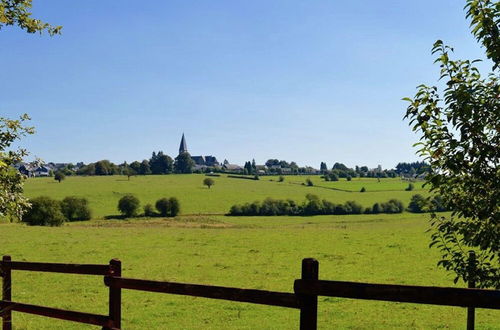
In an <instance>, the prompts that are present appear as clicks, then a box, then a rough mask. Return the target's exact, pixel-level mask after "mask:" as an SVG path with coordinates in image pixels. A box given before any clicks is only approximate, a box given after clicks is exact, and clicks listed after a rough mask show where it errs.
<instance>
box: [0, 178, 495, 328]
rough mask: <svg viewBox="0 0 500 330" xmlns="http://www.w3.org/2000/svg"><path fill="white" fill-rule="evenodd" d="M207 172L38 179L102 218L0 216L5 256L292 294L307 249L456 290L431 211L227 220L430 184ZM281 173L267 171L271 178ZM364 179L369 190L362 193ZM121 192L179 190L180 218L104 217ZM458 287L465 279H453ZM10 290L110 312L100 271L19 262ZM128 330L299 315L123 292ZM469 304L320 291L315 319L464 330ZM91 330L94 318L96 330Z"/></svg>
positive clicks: (354, 277) (345, 276)
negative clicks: (248, 205) (307, 199)
mask: <svg viewBox="0 0 500 330" xmlns="http://www.w3.org/2000/svg"><path fill="white" fill-rule="evenodd" d="M203 178H204V176H202V175H171V176H146V177H133V178H131V180H130V181H128V180H127V179H126V178H123V177H70V178H67V180H65V181H63V182H62V183H60V184H59V183H57V182H55V181H53V179H49V178H48V179H30V180H29V181H28V182H27V184H26V193H27V194H28V195H29V196H39V195H49V196H52V197H55V198H63V197H65V196H67V195H77V196H84V197H87V198H88V199H89V201H90V205H91V207H92V208H93V210H94V214H95V219H93V220H91V221H87V222H74V223H67V224H65V225H64V226H62V227H55V228H50V227H29V226H25V225H23V224H7V223H4V224H0V253H1V254H10V255H11V256H12V257H13V259H14V260H29V261H46V262H68V263H107V262H108V261H109V260H110V259H111V258H119V259H121V260H122V263H123V276H125V277H134V278H145V279H153V280H168V281H178V282H188V283H201V284H213V285H222V286H234V287H243V288H254V289H264V290H276V291H284V292H292V291H293V281H294V279H296V278H298V277H300V265H301V260H302V258H306V257H314V258H316V259H317V260H318V261H319V262H320V278H322V279H331V280H347V281H364V282H372V283H392V284H415V285H439V286H453V282H452V276H451V274H448V273H446V272H445V271H443V270H441V269H438V268H437V267H436V262H437V260H438V258H439V253H438V251H436V250H434V249H433V250H431V249H429V248H428V244H429V238H428V233H426V230H427V228H428V215H426V214H411V213H403V214H395V215H387V214H378V215H347V216H314V217H226V216H223V215H221V214H223V213H225V212H227V210H228V209H229V207H230V206H231V205H232V204H234V203H242V202H247V201H248V202H251V201H254V200H261V199H264V198H266V197H273V198H292V199H295V200H298V201H301V200H303V199H304V196H305V194H307V193H314V194H317V195H319V196H321V197H322V198H325V199H328V200H331V201H338V202H342V201H346V200H355V201H358V202H360V203H361V204H363V205H364V206H368V205H371V204H372V203H374V202H379V201H385V200H387V199H389V198H398V199H401V200H402V201H404V202H405V203H407V202H408V200H409V199H410V197H411V195H412V194H414V193H417V192H418V193H422V194H425V193H426V192H425V191H424V190H423V188H422V187H421V183H415V191H412V192H406V191H404V188H405V187H406V186H407V185H408V183H407V182H402V181H400V180H398V179H382V180H381V181H380V182H378V181H377V180H376V179H353V180H352V181H350V182H347V181H345V180H344V181H338V182H323V181H321V180H320V178H319V177H311V179H312V180H313V181H314V183H315V186H313V187H307V186H303V185H302V182H304V181H305V179H306V178H307V177H286V179H285V182H282V183H280V182H278V181H277V180H278V178H277V177H263V178H261V180H259V181H252V180H241V179H230V178H226V177H219V178H217V177H216V178H214V179H215V181H216V184H215V186H213V187H212V188H211V189H208V188H206V187H203V186H202V180H203ZM271 180H273V181H271ZM361 186H364V187H365V188H366V189H367V192H365V193H360V192H359V190H358V187H359V189H360V187H361ZM125 193H134V194H136V195H137V196H138V197H139V198H140V199H141V201H142V202H143V203H146V202H148V203H153V202H154V201H155V200H156V199H158V198H159V197H163V196H167V197H168V196H176V197H178V198H179V199H180V201H181V204H182V215H181V216H180V217H177V218H174V219H162V218H153V219H145V218H137V219H132V220H104V219H103V218H104V217H105V216H107V215H113V214H116V213H117V211H116V203H117V201H118V199H119V198H120V196H122V195H123V194H125ZM458 285H460V286H463V284H461V283H459V284H458ZM13 299H14V300H16V301H21V302H27V303H33V304H42V305H47V306H51V307H59V308H65V309H74V310H79V311H87V312H92V313H106V312H107V305H106V304H107V288H106V287H105V286H104V284H103V280H102V277H89V276H80V275H67V274H47V273H32V272H22V271H15V272H14V273H13ZM122 313H123V322H122V327H123V329H228V328H231V329H297V328H298V321H299V311H298V310H293V309H287V308H280V307H270V306H260V305H252V304H246V303H234V302H224V301H217V300H210V299H204V298H194V297H182V296H175V295H165V294H157V293H143V292H137V291H126V290H125V291H124V293H123V305H122ZM499 320H500V312H498V311H489V310H478V311H477V316H476V324H477V328H478V329H498V328H499V326H498V324H499ZM465 321H466V310H465V309H463V308H453V307H440V306H429V305H418V304H402V303H388V302H375V301H362V300H352V299H341V298H329V297H320V298H319V324H318V325H319V328H320V329H437V328H446V329H463V328H465ZM14 326H15V329H86V328H87V327H85V326H82V325H79V324H73V323H70V322H65V321H56V320H51V319H47V318H42V317H38V316H31V315H27V314H20V313H14ZM88 328H89V329H91V328H92V327H88Z"/></svg>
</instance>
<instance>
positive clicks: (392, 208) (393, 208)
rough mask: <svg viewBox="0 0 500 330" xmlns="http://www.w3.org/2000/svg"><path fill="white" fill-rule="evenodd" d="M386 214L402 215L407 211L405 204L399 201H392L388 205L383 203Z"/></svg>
mask: <svg viewBox="0 0 500 330" xmlns="http://www.w3.org/2000/svg"><path fill="white" fill-rule="evenodd" d="M382 209H383V210H384V213H402V212H403V211H404V209H405V207H404V205H403V203H402V202H401V201H400V200H397V199H391V200H389V201H388V202H386V203H382Z"/></svg>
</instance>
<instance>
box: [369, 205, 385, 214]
mask: <svg viewBox="0 0 500 330" xmlns="http://www.w3.org/2000/svg"><path fill="white" fill-rule="evenodd" d="M383 211H384V210H383V208H382V206H381V205H380V204H379V203H375V204H373V207H372V213H373V214H379V213H382V212H383Z"/></svg>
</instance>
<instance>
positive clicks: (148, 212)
mask: <svg viewBox="0 0 500 330" xmlns="http://www.w3.org/2000/svg"><path fill="white" fill-rule="evenodd" d="M144 215H145V216H146V217H154V216H155V215H156V213H155V210H154V208H153V205H151V204H146V205H144Z"/></svg>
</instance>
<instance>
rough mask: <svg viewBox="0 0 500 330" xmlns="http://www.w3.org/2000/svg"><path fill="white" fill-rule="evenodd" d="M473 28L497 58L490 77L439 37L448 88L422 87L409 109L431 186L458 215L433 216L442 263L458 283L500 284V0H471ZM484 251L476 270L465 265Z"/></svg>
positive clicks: (436, 47)
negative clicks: (454, 57) (458, 56)
mask: <svg viewBox="0 0 500 330" xmlns="http://www.w3.org/2000/svg"><path fill="white" fill-rule="evenodd" d="M466 9H467V17H468V18H470V19H471V27H472V33H473V34H474V36H475V37H476V38H477V40H478V41H479V42H480V43H481V44H482V45H483V46H484V47H485V50H486V56H487V58H488V59H490V60H491V61H492V62H493V68H492V72H491V73H490V74H488V76H487V77H486V78H485V77H483V76H482V75H481V74H480V71H479V69H478V68H477V67H475V64H474V63H475V62H476V61H469V60H452V59H451V58H450V54H451V53H452V52H453V49H452V48H450V47H448V46H446V45H444V44H443V42H442V41H440V40H438V41H437V42H436V43H435V44H434V47H433V54H436V57H437V58H436V63H439V65H440V68H441V77H440V80H442V81H444V84H443V86H444V90H441V89H439V88H438V87H435V86H432V87H429V86H426V85H420V86H419V87H418V91H417V93H416V95H415V97H414V98H413V99H410V98H406V99H405V100H407V101H409V102H410V105H409V106H408V109H407V112H406V116H405V117H406V118H408V119H409V121H410V125H411V126H412V129H413V130H414V131H416V132H420V134H421V139H420V140H421V141H420V142H419V143H418V144H417V145H418V146H419V148H420V149H419V150H418V153H419V154H420V155H421V156H422V157H424V158H425V160H426V161H427V162H428V163H429V164H430V167H431V169H432V173H431V174H429V176H428V177H427V182H428V183H429V185H430V190H431V191H432V192H433V193H436V194H439V195H440V196H441V198H442V202H443V204H444V205H445V206H446V207H448V208H450V209H451V210H452V215H451V216H449V217H447V216H439V217H438V216H437V215H433V216H432V220H431V225H432V236H431V238H432V243H431V246H436V247H437V248H439V249H440V250H441V252H442V258H441V260H440V261H439V262H438V264H439V265H440V266H443V267H444V268H445V269H446V270H448V271H454V272H455V274H456V277H455V282H457V281H458V280H459V279H460V278H461V279H462V280H464V281H468V280H469V279H472V278H474V279H475V280H476V282H477V285H478V286H479V287H496V288H500V206H499V201H500V189H498V187H500V170H499V167H498V166H499V156H500V148H499V147H498V146H499V145H500V134H499V129H500V126H499V125H498V123H500V98H499V97H498V96H499V94H500V80H499V76H500V72H499V64H500V37H499V29H500V23H499V22H500V3H499V2H497V1H490V0H468V1H467V5H466ZM469 251H476V252H477V253H478V256H477V265H476V269H475V271H474V272H473V273H471V272H469V271H468V268H467V267H465V265H466V264H467V258H468V254H469Z"/></svg>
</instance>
